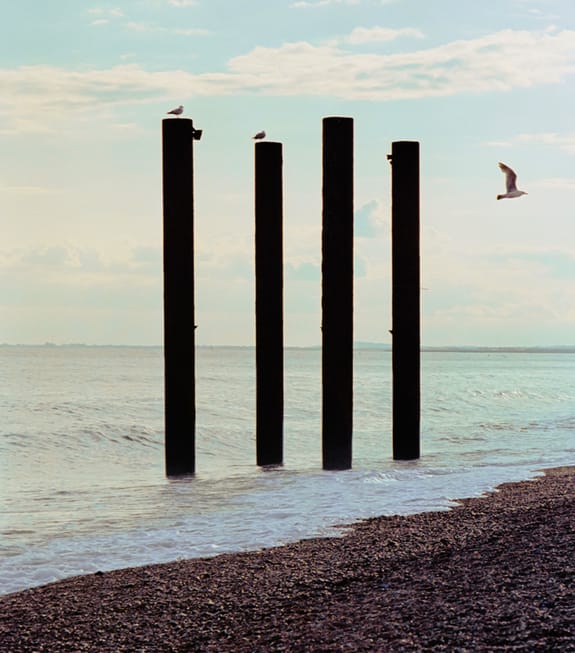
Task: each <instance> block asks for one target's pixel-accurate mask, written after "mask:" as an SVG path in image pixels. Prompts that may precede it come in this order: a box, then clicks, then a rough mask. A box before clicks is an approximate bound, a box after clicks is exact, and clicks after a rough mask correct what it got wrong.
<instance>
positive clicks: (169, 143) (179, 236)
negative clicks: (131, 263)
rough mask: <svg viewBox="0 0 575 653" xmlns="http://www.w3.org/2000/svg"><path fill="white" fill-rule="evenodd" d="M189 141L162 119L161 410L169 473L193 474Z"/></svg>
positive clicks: (184, 124) (181, 127) (187, 125)
mask: <svg viewBox="0 0 575 653" xmlns="http://www.w3.org/2000/svg"><path fill="white" fill-rule="evenodd" d="M196 138H197V136H196ZM193 142H194V127H193V122H192V121H191V120H189V119H184V118H167V119H165V120H164V121H163V123H162V155H163V156H162V158H163V199H164V392H165V394H164V409H165V429H166V430H165V456H166V473H167V474H168V476H177V475H183V474H193V473H194V472H195V426H196V402H195V335H194V329H195V317H194V187H193V174H194V159H193Z"/></svg>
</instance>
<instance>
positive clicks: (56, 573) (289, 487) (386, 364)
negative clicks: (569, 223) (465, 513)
mask: <svg viewBox="0 0 575 653" xmlns="http://www.w3.org/2000/svg"><path fill="white" fill-rule="evenodd" d="M0 359H1V371H0V381H1V383H0V406H1V410H2V423H1V424H0V475H1V476H0V494H1V496H0V499H1V502H2V503H1V505H0V533H1V538H0V591H1V592H10V591H15V590H18V589H22V588H25V587H30V586H33V585H37V584H41V583H45V582H50V581H52V580H56V579H59V578H63V577H66V576H70V575H75V574H80V573H89V572H93V571H97V570H109V569H114V568H119V567H124V566H132V565H140V564H148V563H153V562H163V561H169V560H174V559H178V558H188V557H196V556H206V555H214V554H217V553H221V552H224V551H238V550H246V549H253V548H259V547H262V546H272V545H275V544H280V543H282V542H287V541H293V540H297V539H301V538H305V537H312V536H316V535H321V534H333V533H336V532H337V530H336V529H334V525H341V524H345V523H350V522H353V521H354V520H357V519H359V518H362V517H369V516H375V515H384V514H394V513H397V514H409V513H413V512H419V511H422V510H436V509H446V508H448V507H449V506H450V505H451V503H452V501H453V500H454V499H456V498H458V497H464V496H476V495H478V494H481V493H482V492H485V491H486V490H489V489H492V488H493V487H494V486H495V485H497V484H499V483H501V482H504V481H511V480H520V479H524V478H528V477H530V476H532V475H533V474H534V473H536V471H535V470H538V469H541V468H543V467H551V466H555V465H562V464H573V463H575V391H574V389H573V383H572V379H573V371H574V368H575V354H567V353H556V354H543V353H537V354H523V353H467V352H451V353H450V352H424V353H423V354H422V428H421V430H422V458H421V460H420V461H417V462H410V463H394V462H393V461H392V460H391V355H390V354H389V352H385V351H381V350H358V351H356V352H355V360H354V376H355V379H354V463H353V469H352V470H349V471H345V472H324V471H322V470H321V413H320V411H321V381H320V371H321V352H320V351H319V350H307V349H306V350H302V349H288V350H286V355H285V426H284V432H285V464H284V466H283V467H281V468H276V469H273V470H262V469H260V468H258V467H257V466H256V465H255V464H254V463H255V372H254V362H255V352H254V350H253V349H249V348H246V349H233V348H200V349H198V351H197V369H196V379H197V381H196V391H197V428H196V433H197V474H196V476H195V477H194V478H188V479H180V480H168V479H166V478H165V476H164V460H163V396H162V392H163V390H162V386H163V379H162V373H163V361H162V352H161V349H159V348H116V347H114V348H102V347H97V348H91V347H78V348H68V347H57V348H49V347H42V348H37V347H36V348H34V347H32V348H26V347H0Z"/></svg>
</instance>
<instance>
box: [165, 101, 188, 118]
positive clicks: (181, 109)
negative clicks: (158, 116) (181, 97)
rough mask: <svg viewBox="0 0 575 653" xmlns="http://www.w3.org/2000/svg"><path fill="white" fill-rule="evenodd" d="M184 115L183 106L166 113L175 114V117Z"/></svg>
mask: <svg viewBox="0 0 575 653" xmlns="http://www.w3.org/2000/svg"><path fill="white" fill-rule="evenodd" d="M182 113H184V107H183V105H182V104H180V106H179V107H176V108H175V109H172V110H171V111H166V114H168V115H169V114H173V115H174V116H178V117H179V116H181V115H182Z"/></svg>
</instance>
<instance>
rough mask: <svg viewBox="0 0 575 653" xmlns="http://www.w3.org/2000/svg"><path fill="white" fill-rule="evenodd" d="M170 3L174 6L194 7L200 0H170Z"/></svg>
mask: <svg viewBox="0 0 575 653" xmlns="http://www.w3.org/2000/svg"><path fill="white" fill-rule="evenodd" d="M168 4H169V5H172V6H173V7H194V6H196V5H197V4H198V0H168Z"/></svg>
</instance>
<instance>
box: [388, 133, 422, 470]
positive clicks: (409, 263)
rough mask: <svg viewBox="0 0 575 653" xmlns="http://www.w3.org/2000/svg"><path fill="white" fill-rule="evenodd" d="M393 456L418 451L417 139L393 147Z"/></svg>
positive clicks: (397, 457)
mask: <svg viewBox="0 0 575 653" xmlns="http://www.w3.org/2000/svg"><path fill="white" fill-rule="evenodd" d="M391 165H392V175H391V201H392V217H391V240H392V342H393V354H392V368H393V458H394V459H395V460H413V459H415V458H419V455H420V442H419V441H420V435H419V425H420V273H419V143H418V142H416V141H397V142H395V143H392V149H391Z"/></svg>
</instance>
